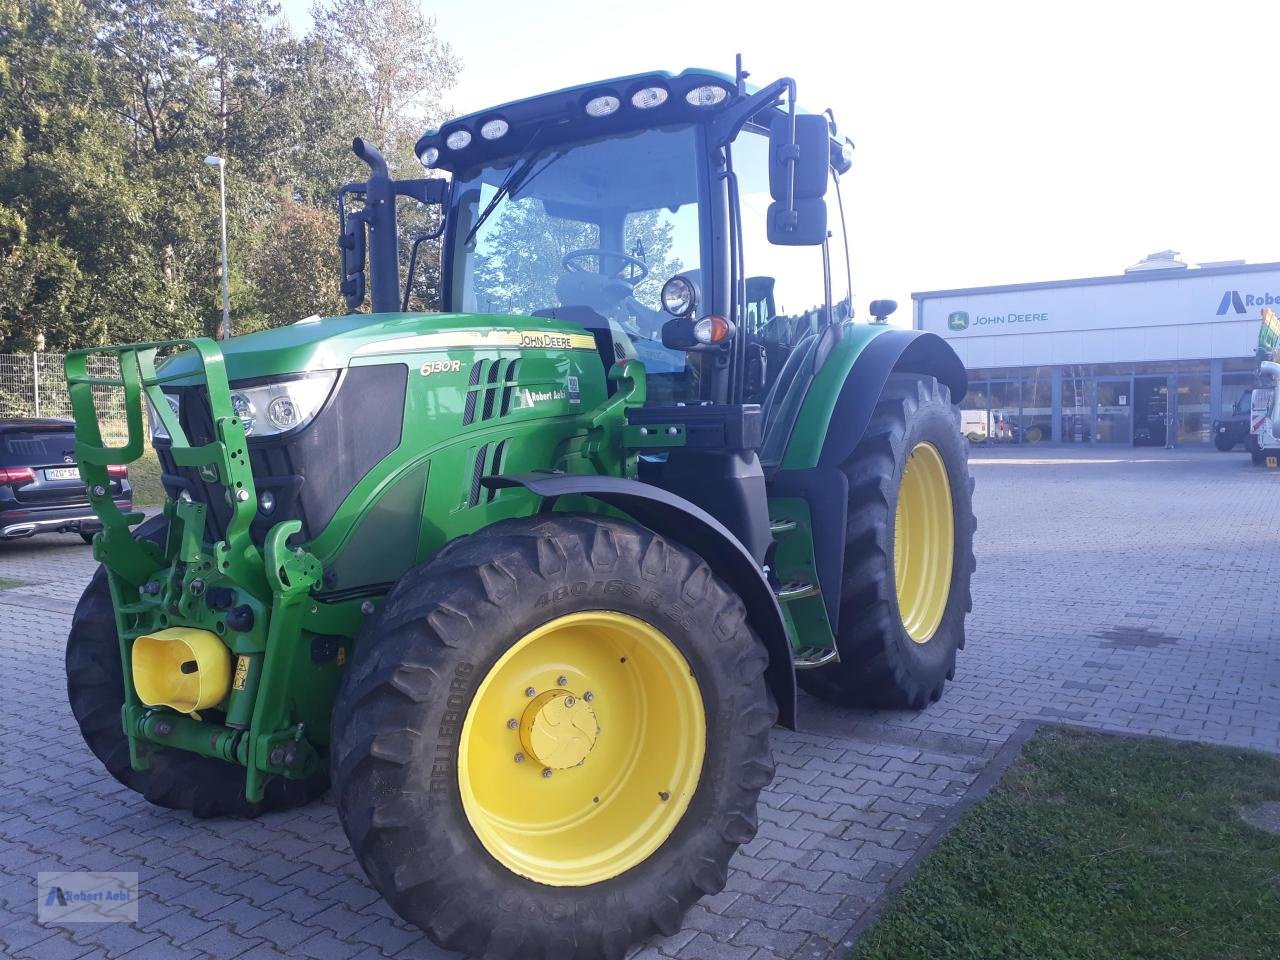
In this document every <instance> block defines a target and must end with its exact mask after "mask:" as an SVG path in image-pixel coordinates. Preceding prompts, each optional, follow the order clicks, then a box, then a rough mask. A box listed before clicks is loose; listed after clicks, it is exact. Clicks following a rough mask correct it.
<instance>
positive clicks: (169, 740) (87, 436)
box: [66, 338, 357, 803]
mask: <svg viewBox="0 0 1280 960" xmlns="http://www.w3.org/2000/svg"><path fill="white" fill-rule="evenodd" d="M183 348H185V349H190V350H193V351H195V353H196V354H197V355H198V356H199V358H200V360H201V363H202V366H203V370H204V382H205V385H206V389H207V395H208V401H209V405H210V413H211V417H212V423H213V429H214V434H213V435H214V437H215V438H216V439H214V440H213V441H211V442H210V443H207V444H204V445H203V446H195V447H193V446H192V445H191V444H190V443H189V442H188V440H187V437H186V434H185V433H184V431H183V429H182V427H181V425H180V424H179V422H178V418H177V416H176V415H175V414H174V412H173V410H172V409H171V408H170V407H169V405H168V403H167V402H166V401H165V398H164V395H163V393H162V392H161V385H162V384H164V383H167V382H171V381H173V380H176V379H188V380H189V379H190V378H191V373H190V372H189V371H184V372H183V373H181V374H175V375H170V376H168V377H166V376H165V375H163V374H160V373H158V372H157V370H156V356H157V354H158V353H159V352H160V351H162V350H168V349H183ZM102 354H112V355H114V356H115V357H116V358H117V360H118V362H119V369H120V375H119V377H118V378H112V377H107V378H103V377H94V376H90V375H89V373H88V359H89V357H90V356H93V355H102ZM66 374H67V384H68V387H69V389H70V393H71V403H72V410H73V413H74V416H75V421H76V459H77V461H78V462H79V465H80V475H81V478H82V479H83V480H84V481H85V484H86V486H87V488H88V492H89V500H90V503H91V504H92V506H93V509H94V512H95V513H96V514H97V516H98V518H99V519H100V520H101V521H102V532H101V533H99V534H98V535H97V537H95V540H94V557H95V559H97V560H99V561H100V562H101V563H102V564H103V566H104V567H105V568H106V571H107V577H108V581H109V584H110V589H111V597H112V601H113V604H112V605H113V607H114V611H115V620H116V629H117V633H118V634H119V638H120V657H121V661H122V664H123V668H124V670H123V672H124V681H125V682H124V687H125V689H124V707H123V711H122V720H123V726H124V730H125V733H126V735H127V736H128V740H129V756H130V762H131V764H132V766H133V768H134V769H135V770H145V769H147V768H148V766H149V763H150V755H151V753H152V752H153V751H154V750H155V749H156V748H157V747H161V746H170V747H178V748H180V749H183V750H187V751H190V752H193V753H197V754H200V755H202V756H207V757H214V758H217V759H219V760H226V761H230V762H233V763H238V764H240V765H242V766H244V767H245V768H246V771H247V776H246V780H245V798H246V799H247V800H248V801H249V802H250V803H256V802H258V801H260V800H261V799H262V797H263V788H264V784H265V781H266V778H267V777H268V776H269V775H281V776H285V777H290V778H297V779H300V778H305V777H308V776H310V775H312V774H314V773H316V772H318V771H320V770H321V769H323V767H324V765H325V760H324V758H323V757H322V756H321V753H320V751H322V750H324V749H325V748H326V747H327V743H328V731H327V729H323V726H324V725H323V716H324V713H323V711H319V710H317V709H315V706H316V705H313V704H305V703H304V704H299V703H295V702H294V700H293V698H291V697H290V696H289V692H290V690H291V688H295V685H294V684H291V683H290V679H291V673H293V672H294V671H295V670H296V669H298V668H299V667H300V665H301V664H302V661H303V660H304V659H305V660H306V661H307V662H308V664H309V668H310V669H316V665H315V664H314V663H311V661H312V659H313V658H312V657H311V656H310V654H309V652H308V651H305V650H301V649H300V648H301V647H303V646H304V645H303V644H302V643H301V637H302V635H303V634H302V624H303V621H304V619H307V620H308V625H309V626H310V627H311V628H313V631H314V632H315V633H316V635H317V636H318V637H322V638H323V637H324V636H325V635H329V637H331V639H330V641H329V642H330V643H331V644H332V643H334V642H337V643H338V646H337V648H336V656H335V657H333V658H332V659H331V660H330V661H329V664H330V667H331V669H328V670H324V669H323V664H322V666H321V669H322V671H323V672H325V673H328V674H330V676H329V677H327V678H326V679H328V680H329V681H330V682H329V683H327V684H321V686H322V687H325V688H327V689H328V690H330V691H331V690H332V685H333V684H336V668H337V667H339V666H341V663H342V662H343V660H344V659H345V647H344V646H342V645H341V641H342V640H343V639H344V638H345V637H349V636H350V635H351V634H352V633H353V632H354V629H355V624H356V622H357V616H356V615H357V611H356V610H355V609H351V608H350V607H351V605H332V608H331V609H327V610H325V611H323V612H322V610H321V608H320V606H319V605H316V604H312V603H310V599H309V594H310V591H311V588H312V587H313V586H314V585H315V584H317V583H318V582H319V581H320V577H321V573H322V570H321V565H320V562H319V561H318V560H317V559H316V558H315V557H314V556H312V555H311V554H310V553H307V552H306V551H304V550H302V549H296V550H291V549H290V548H289V547H288V546H287V541H288V539H289V537H291V536H293V535H294V534H296V533H297V532H298V531H299V530H301V524H300V523H299V522H298V521H296V520H288V521H283V522H281V523H278V524H276V525H275V526H274V527H273V528H271V530H270V531H269V532H268V533H267V536H266V537H265V540H264V543H263V547H262V549H261V550H259V548H258V547H257V545H256V544H254V542H253V541H252V540H251V539H250V535H249V527H250V523H251V522H252V520H253V518H254V515H255V511H256V508H257V497H256V491H255V489H254V482H253V474H252V472H251V469H250V466H249V457H248V451H247V445H246V442H245V431H244V425H243V424H242V423H241V421H240V419H239V417H238V416H236V414H235V412H234V410H233V408H232V404H231V391H230V388H229V386H228V382H227V374H226V369H225V366H224V362H223V356H222V351H221V350H220V349H219V348H218V345H217V344H216V343H215V342H214V341H212V340H209V339H207V338H198V339H189V340H175V341H165V342H157V343H145V344H137V345H133V346H128V347H105V348H93V349H90V350H79V351H76V352H74V353H71V354H69V355H68V356H67V359H66ZM95 388H99V389H101V388H117V389H122V390H123V393H124V402H125V410H126V420H127V424H128V431H129V435H128V440H127V442H126V443H125V445H124V446H119V447H113V446H108V445H107V444H106V443H104V441H103V439H102V433H101V429H100V426H99V423H98V417H97V410H96V407H95V404H94V389H95ZM144 396H145V397H146V398H147V400H148V401H149V402H150V404H151V406H152V408H153V409H154V411H155V414H156V416H157V418H158V419H159V420H160V422H161V423H162V424H163V426H164V428H165V429H166V430H167V431H168V434H169V437H170V438H171V443H172V453H173V458H174V461H175V462H176V463H177V464H178V465H179V466H188V467H193V468H196V469H199V470H201V471H202V473H203V474H204V475H205V476H206V477H207V478H208V479H210V480H212V479H213V478H214V476H215V475H216V478H217V482H218V483H220V484H221V485H222V486H223V488H224V490H225V492H226V497H227V501H228V504H229V505H230V507H231V510H232V513H231V518H230V521H229V523H228V525H227V528H226V536H225V538H224V539H222V540H220V541H218V542H217V543H215V544H214V545H213V546H212V547H209V546H208V545H207V544H206V542H205V529H206V525H205V511H206V508H205V506H204V504H200V503H194V502H191V501H188V500H183V499H176V500H174V499H169V500H166V502H165V507H164V515H165V518H166V521H167V524H166V528H167V533H166V536H165V540H164V542H163V544H160V545H157V544H155V543H152V542H150V541H147V540H145V539H141V538H135V537H134V536H133V534H132V532H131V531H130V529H129V528H130V527H131V526H133V525H135V524H137V523H139V522H141V521H142V519H143V515H142V514H141V513H130V514H125V513H123V512H121V511H120V509H119V508H118V507H117V506H116V505H115V503H114V502H113V501H112V499H111V495H110V493H109V486H108V481H107V466H108V465H109V464H127V463H130V462H132V461H134V460H136V459H138V457H140V456H141V455H142V452H143V448H144V444H145V442H146V437H145V435H144V432H143V426H142V423H143V420H142V418H143V413H144V410H143V403H142V400H143V397H144ZM325 606H326V607H329V606H330V605H325ZM335 635H336V636H335ZM139 644H142V645H144V646H141V647H140V646H139ZM135 648H137V650H135ZM139 651H141V652H142V656H144V657H146V658H147V661H150V662H140V663H139V664H138V665H137V666H138V668H139V669H138V670H136V671H135V662H134V661H135V653H137V652H139ZM174 658H178V659H180V660H181V663H180V665H179V669H178V670H176V671H175V670H173V669H172V664H173V659H174ZM323 659H324V658H322V660H323ZM166 664H168V665H169V669H164V666H165V665H166ZM152 667H154V668H155V669H154V670H153V669H152ZM139 682H141V683H144V684H147V685H148V690H147V691H146V692H147V693H148V696H147V700H148V701H150V702H151V703H165V704H168V705H171V706H173V707H174V710H173V711H169V710H163V711H162V710H157V709H156V708H155V707H153V706H148V704H147V703H144V702H143V700H142V698H141V697H140V696H139V692H138V689H137V687H138V683H139ZM300 716H307V717H310V718H312V719H313V724H312V726H313V727H320V728H321V729H315V730H313V731H311V732H312V734H313V736H312V737H310V738H309V737H308V732H309V731H308V728H307V724H306V722H304V721H302V720H300V719H298V718H299V717H300ZM316 720H319V721H320V722H319V723H316V722H315V721H316Z"/></svg>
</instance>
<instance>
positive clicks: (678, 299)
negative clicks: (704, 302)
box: [662, 276, 698, 317]
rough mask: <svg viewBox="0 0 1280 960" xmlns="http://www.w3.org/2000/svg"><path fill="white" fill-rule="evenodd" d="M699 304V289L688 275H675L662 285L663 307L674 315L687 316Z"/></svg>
mask: <svg viewBox="0 0 1280 960" xmlns="http://www.w3.org/2000/svg"><path fill="white" fill-rule="evenodd" d="M697 306H698V291H697V290H696V289H695V288H694V286H693V281H692V280H690V279H689V278H688V277H681V276H675V277H672V278H671V279H670V280H668V281H667V282H666V283H664V284H663V285H662V309H663V310H665V311H667V313H669V314H671V315H672V316H673V317H687V316H688V315H689V314H691V313H693V311H694V309H695V308H696V307H697Z"/></svg>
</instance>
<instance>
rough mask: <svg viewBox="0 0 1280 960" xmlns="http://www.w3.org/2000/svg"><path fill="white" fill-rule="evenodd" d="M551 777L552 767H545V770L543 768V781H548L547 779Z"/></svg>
mask: <svg viewBox="0 0 1280 960" xmlns="http://www.w3.org/2000/svg"><path fill="white" fill-rule="evenodd" d="M550 776H551V768H550V767H543V768H542V779H543V780H546V779H547V778H548V777H550Z"/></svg>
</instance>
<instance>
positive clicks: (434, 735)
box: [333, 514, 777, 960]
mask: <svg viewBox="0 0 1280 960" xmlns="http://www.w3.org/2000/svg"><path fill="white" fill-rule="evenodd" d="M766 663H767V654H766V653H765V650H764V647H763V645H762V644H761V642H760V641H759V640H758V639H757V638H756V636H755V635H754V633H753V632H752V631H751V628H750V627H749V626H748V624H747V622H746V619H745V610H744V608H743V605H742V602H741V600H740V599H739V598H738V597H737V596H736V595H735V594H734V593H733V592H732V591H730V590H729V589H728V588H727V587H726V586H725V585H724V584H723V583H722V582H721V581H719V580H718V579H717V578H716V577H715V576H714V574H712V572H711V570H710V569H709V568H708V566H707V565H706V564H705V563H704V562H703V561H702V560H701V559H700V558H699V557H697V556H696V555H695V554H693V553H691V552H690V551H688V550H686V549H685V548H683V547H681V546H680V545H678V544H675V543H672V542H670V541H668V540H665V539H663V538H662V537H660V536H658V535H656V534H654V533H652V532H651V531H648V530H645V529H643V528H640V527H636V526H634V525H631V524H628V523H624V522H621V521H618V520H612V519H608V518H604V517H594V516H581V515H569V514H554V515H541V516H538V517H531V518H525V519H518V520H509V521H503V522H501V523H498V524H495V525H494V526H492V527H489V528H487V529H485V530H483V531H481V532H480V533H477V534H474V535H472V536H469V537H465V538H462V539H460V540H456V541H454V542H453V543H452V544H450V545H449V546H448V547H446V548H445V549H444V550H443V551H441V553H440V554H438V555H437V556H436V557H435V558H434V559H433V560H431V561H430V562H428V563H426V564H424V565H422V566H420V567H417V568H415V569H413V570H411V571H409V572H408V573H406V574H405V575H404V576H403V577H402V578H401V579H400V581H399V582H398V583H397V584H396V586H395V587H394V588H393V590H392V591H391V593H390V595H389V596H388V598H387V603H386V606H385V607H384V609H383V611H382V612H381V614H380V615H379V616H378V617H377V618H376V619H374V620H372V622H370V623H369V624H368V626H367V628H366V629H365V630H364V632H363V633H362V634H361V636H360V638H359V640H358V641H357V644H356V650H355V654H354V657H353V662H352V668H351V669H350V670H349V671H348V673H347V675H346V677H345V678H344V680H343V686H342V689H341V690H340V692H339V695H338V699H337V703H336V705H335V710H334V720H333V725H334V726H333V732H334V735H333V777H334V793H335V797H336V799H337V805H338V813H339V816H340V818H341V820H342V823H343V827H344V828H345V830H346V832H347V836H348V838H349V839H350V841H351V846H352V849H353V850H354V852H355V854H356V856H357V858H358V859H359V861H360V863H361V865H362V866H363V867H364V869H365V872H366V873H367V874H368V876H369V878H370V880H371V881H372V882H373V884H374V886H375V887H377V889H378V890H379V891H381V892H382V894H383V895H384V896H385V897H386V898H387V900H388V901H389V902H390V904H391V906H392V907H393V908H394V909H395V910H396V912H397V913H399V914H400V916H402V917H404V918H405V919H406V920H408V921H409V922H411V923H413V924H415V925H417V926H418V927H420V928H421V929H423V930H424V931H426V933H427V934H428V936H429V937H430V938H431V939H432V940H433V941H435V942H436V943H438V944H439V945H441V946H443V947H446V948H448V949H451V950H458V951H461V952H463V953H466V954H468V955H470V956H482V957H511V958H520V960H536V958H547V960H551V958H555V960H589V958H590V960H596V958H601V957H605V958H615V957H616V958H620V957H622V956H623V955H624V953H625V951H626V949H627V947H628V946H630V945H631V944H634V943H636V942H637V941H639V940H642V939H644V938H646V937H648V936H650V935H652V934H654V933H663V934H673V933H675V932H676V931H677V930H679V928H680V924H681V920H682V917H683V915H684V912H685V911H686V910H687V909H688V907H689V906H690V905H692V904H693V903H694V902H695V901H696V900H697V899H699V898H700V897H702V896H704V895H706V894H713V893H716V892H718V891H720V890H721V889H722V888H723V887H724V884H725V881H726V877H727V870H728V862H729V858H730V856H732V854H733V852H734V851H735V850H736V849H737V847H738V846H739V845H740V844H742V843H745V842H747V841H748V840H750V839H751V838H752V837H753V836H754V835H755V831H756V801H757V797H758V796H759V793H760V790H761V788H763V787H764V786H765V785H767V784H768V783H769V781H770V780H771V779H772V777H773V764H772V761H771V759H770V754H769V742H768V735H769V729H770V727H772V725H773V723H774V721H775V719H776V715H777V714H776V709H775V707H774V706H773V704H772V702H771V700H770V698H769V695H768V692H767V689H766V687H765V683H764V678H763V674H764V669H765V666H766Z"/></svg>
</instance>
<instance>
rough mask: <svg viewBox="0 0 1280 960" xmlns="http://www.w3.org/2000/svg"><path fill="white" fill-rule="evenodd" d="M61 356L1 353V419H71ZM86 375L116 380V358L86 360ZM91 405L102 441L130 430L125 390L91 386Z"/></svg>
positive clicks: (117, 438)
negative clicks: (99, 426)
mask: <svg viewBox="0 0 1280 960" xmlns="http://www.w3.org/2000/svg"><path fill="white" fill-rule="evenodd" d="M65 356H66V355H65V354H61V353H0V419H7V418H12V417H65V418H67V419H70V418H71V397H70V395H69V394H68V393H67V378H66V375H65V374H64V372H63V367H62V361H63V359H64V357H65ZM89 373H90V375H92V376H96V377H119V375H120V366H119V363H118V362H117V361H116V359H115V357H112V356H99V357H91V358H90V359H89ZM93 392H94V403H95V405H96V406H97V409H98V422H99V424H100V425H101V428H102V432H103V437H104V439H106V438H110V439H112V440H116V441H119V440H123V439H124V438H125V437H127V436H128V433H129V428H128V426H127V425H126V422H125V414H124V391H123V390H122V389H121V388H119V387H94V391H93Z"/></svg>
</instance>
